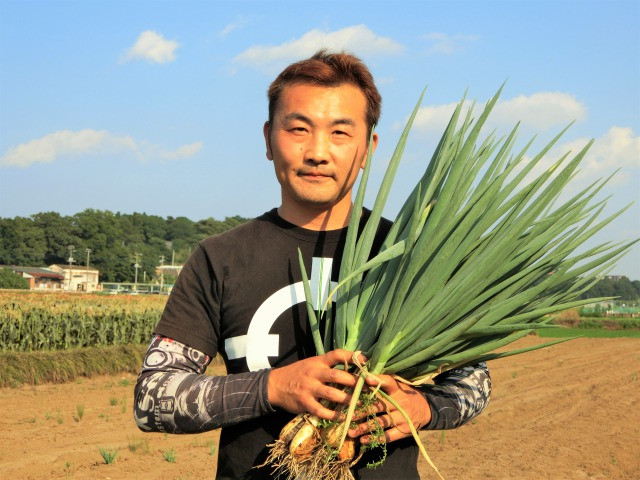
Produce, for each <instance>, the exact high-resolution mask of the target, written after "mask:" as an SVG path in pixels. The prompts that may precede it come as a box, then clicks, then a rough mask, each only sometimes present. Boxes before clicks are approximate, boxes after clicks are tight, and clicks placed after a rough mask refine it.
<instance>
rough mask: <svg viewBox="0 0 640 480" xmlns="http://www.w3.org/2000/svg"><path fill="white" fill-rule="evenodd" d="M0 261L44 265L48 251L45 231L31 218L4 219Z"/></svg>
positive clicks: (0, 230)
mask: <svg viewBox="0 0 640 480" xmlns="http://www.w3.org/2000/svg"><path fill="white" fill-rule="evenodd" d="M0 235H1V236H2V239H3V241H2V250H0V263H4V264H9V265H31V266H43V265H44V264H45V261H44V258H45V253H46V251H47V246H46V240H45V237H44V232H43V231H42V229H40V228H39V227H38V226H37V225H35V224H34V222H33V221H32V220H31V219H29V218H24V217H15V218H14V219H4V220H3V222H2V224H1V225H0Z"/></svg>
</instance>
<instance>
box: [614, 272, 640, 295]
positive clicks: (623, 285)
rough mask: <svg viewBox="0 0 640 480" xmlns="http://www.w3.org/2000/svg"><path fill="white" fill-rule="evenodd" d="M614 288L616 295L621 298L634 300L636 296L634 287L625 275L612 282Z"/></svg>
mask: <svg viewBox="0 0 640 480" xmlns="http://www.w3.org/2000/svg"><path fill="white" fill-rule="evenodd" d="M614 289H615V292H616V296H617V297H620V299H621V300H635V299H636V298H637V297H636V289H635V288H633V284H632V283H631V282H630V281H629V279H628V278H627V277H622V278H620V279H618V280H617V281H616V282H614Z"/></svg>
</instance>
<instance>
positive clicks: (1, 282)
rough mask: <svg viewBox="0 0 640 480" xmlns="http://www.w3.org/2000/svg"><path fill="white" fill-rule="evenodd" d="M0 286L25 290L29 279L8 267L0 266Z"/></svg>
mask: <svg viewBox="0 0 640 480" xmlns="http://www.w3.org/2000/svg"><path fill="white" fill-rule="evenodd" d="M0 288H19V289H21V290H27V289H28V288H29V281H28V280H27V279H26V278H22V276H20V275H18V274H17V273H15V272H13V271H11V270H10V269H8V268H0Z"/></svg>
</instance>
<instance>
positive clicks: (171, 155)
mask: <svg viewBox="0 0 640 480" xmlns="http://www.w3.org/2000/svg"><path fill="white" fill-rule="evenodd" d="M203 145H204V144H203V143H202V142H195V143H190V144H189V145H182V146H181V147H178V148H176V149H175V150H160V151H159V152H158V156H159V157H161V158H164V159H167V160H179V159H181V158H188V157H192V156H194V155H195V154H196V153H198V152H199V151H200V150H202V146H203Z"/></svg>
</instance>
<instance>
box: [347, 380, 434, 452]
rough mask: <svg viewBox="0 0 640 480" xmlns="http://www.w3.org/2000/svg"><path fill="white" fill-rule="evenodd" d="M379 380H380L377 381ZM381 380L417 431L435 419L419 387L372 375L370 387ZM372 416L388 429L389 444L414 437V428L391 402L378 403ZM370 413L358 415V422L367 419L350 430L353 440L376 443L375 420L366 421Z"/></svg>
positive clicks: (371, 410) (383, 388)
mask: <svg viewBox="0 0 640 480" xmlns="http://www.w3.org/2000/svg"><path fill="white" fill-rule="evenodd" d="M376 379H377V380H376ZM378 380H379V381H380V386H381V390H383V391H384V392H385V393H386V394H387V395H389V396H390V397H391V398H393V400H394V401H395V402H396V403H397V404H398V405H399V406H400V407H401V408H402V409H403V410H404V411H405V413H406V414H407V415H408V416H409V418H410V419H411V420H412V422H413V425H414V427H415V428H416V430H419V429H420V428H422V427H423V426H425V425H426V424H427V423H429V421H430V420H431V408H430V407H429V402H427V399H426V398H425V396H424V394H422V393H421V392H419V391H418V390H416V389H415V388H413V387H411V386H409V385H406V384H404V383H400V382H398V381H397V380H396V379H394V378H393V377H392V376H390V375H376V376H375V377H372V376H369V378H368V379H367V384H368V385H369V386H371V387H375V386H376V385H377V384H378ZM369 413H372V414H375V415H377V416H376V419H375V421H376V422H378V423H379V425H380V426H382V428H383V429H384V435H385V438H386V442H387V443H388V442H393V441H395V440H399V439H401V438H406V437H410V436H411V429H410V428H409V425H408V424H407V421H406V420H405V417H404V415H402V413H400V411H399V410H397V409H396V408H395V407H394V406H393V405H392V404H391V403H390V402H388V401H383V400H381V399H379V400H377V401H376V402H375V403H374V404H372V405H371V406H370V408H369ZM366 417H367V412H361V413H359V414H357V416H356V417H355V420H356V421H358V420H363V421H362V422H361V423H360V424H359V425H358V426H357V427H356V428H353V429H350V430H349V436H350V437H360V441H361V442H362V443H363V444H368V443H370V442H371V441H372V440H375V439H372V435H371V432H372V431H374V430H375V429H376V425H374V424H373V422H374V420H368V421H367V419H366Z"/></svg>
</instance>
